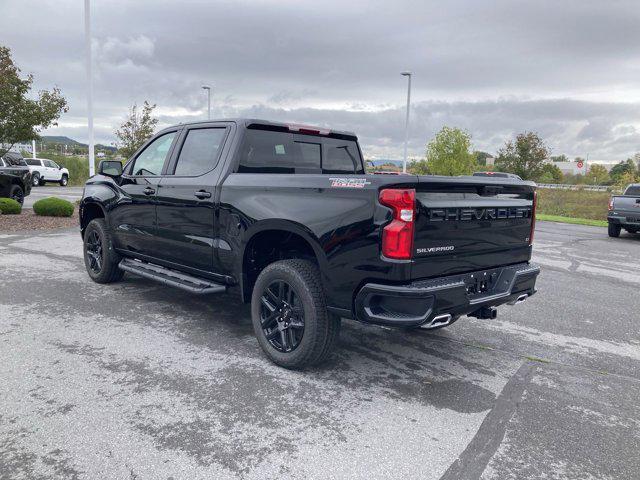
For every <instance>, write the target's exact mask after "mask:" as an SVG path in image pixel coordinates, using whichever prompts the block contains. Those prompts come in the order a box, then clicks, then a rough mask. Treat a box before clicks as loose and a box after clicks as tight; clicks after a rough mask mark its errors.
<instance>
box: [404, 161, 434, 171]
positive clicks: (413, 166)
mask: <svg viewBox="0 0 640 480" xmlns="http://www.w3.org/2000/svg"><path fill="white" fill-rule="evenodd" d="M407 170H408V171H409V173H410V174H412V175H431V172H429V164H428V163H427V161H426V160H425V159H424V158H423V159H422V160H416V161H415V162H411V163H410V164H409V165H407Z"/></svg>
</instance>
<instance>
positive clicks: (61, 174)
mask: <svg viewBox="0 0 640 480" xmlns="http://www.w3.org/2000/svg"><path fill="white" fill-rule="evenodd" d="M24 160H25V162H27V165H28V166H29V170H30V171H31V183H32V184H33V186H34V187H35V186H37V185H44V184H45V183H46V182H56V183H59V184H60V186H62V187H66V186H67V183H69V170H67V169H66V168H63V167H61V166H60V165H58V164H57V163H56V162H54V161H53V160H47V159H46V158H25V159H24Z"/></svg>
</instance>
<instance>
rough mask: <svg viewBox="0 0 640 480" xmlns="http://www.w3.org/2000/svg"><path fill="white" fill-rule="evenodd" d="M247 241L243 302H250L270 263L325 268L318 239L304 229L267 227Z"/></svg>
mask: <svg viewBox="0 0 640 480" xmlns="http://www.w3.org/2000/svg"><path fill="white" fill-rule="evenodd" d="M247 238H248V240H247V241H246V242H245V247H244V250H243V253H242V256H241V258H242V264H241V265H240V267H241V279H242V280H241V292H242V300H243V302H250V301H251V293H252V291H253V286H254V285H255V282H256V280H257V278H258V275H260V272H261V271H262V270H263V269H264V268H265V267H267V266H268V265H270V264H271V263H274V262H277V261H279V260H285V259H294V258H298V259H303V260H308V261H310V262H312V263H314V264H315V265H317V266H318V268H319V269H320V271H321V272H322V271H323V270H324V267H325V266H326V256H325V255H324V252H323V251H322V249H321V248H320V245H319V243H318V241H317V239H315V238H314V237H313V236H311V234H309V233H308V232H306V231H304V229H302V228H295V227H292V226H289V225H287V226H282V225H280V226H277V227H276V226H275V225H267V224H265V225H264V226H263V227H262V228H260V229H256V230H254V231H252V232H251V235H250V236H248V237H247Z"/></svg>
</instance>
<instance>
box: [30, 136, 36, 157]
mask: <svg viewBox="0 0 640 480" xmlns="http://www.w3.org/2000/svg"><path fill="white" fill-rule="evenodd" d="M31 158H36V141H35V140H31Z"/></svg>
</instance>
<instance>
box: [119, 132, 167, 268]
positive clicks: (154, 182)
mask: <svg viewBox="0 0 640 480" xmlns="http://www.w3.org/2000/svg"><path fill="white" fill-rule="evenodd" d="M177 137H178V130H175V131H169V132H166V133H163V134H162V135H160V136H158V137H156V138H154V139H153V140H152V141H151V142H149V143H148V144H147V146H146V147H145V148H144V149H143V150H142V151H141V152H139V153H138V154H137V155H136V157H135V158H134V159H133V161H131V162H130V163H129V164H128V165H127V168H126V171H125V173H123V175H122V179H121V183H120V191H119V194H120V196H121V198H120V199H119V201H118V202H117V204H116V205H115V206H114V207H113V209H112V210H111V212H110V214H109V218H110V223H111V228H112V231H113V235H114V240H115V244H116V248H120V249H123V250H127V251H129V252H131V253H134V254H142V255H146V256H151V257H153V256H155V255H156V252H157V247H156V240H155V236H156V233H157V222H156V196H157V190H158V184H159V183H160V178H161V173H162V170H163V168H164V167H165V163H166V162H168V160H169V158H170V156H171V153H172V151H173V146H174V144H175V142H176V139H177Z"/></svg>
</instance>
